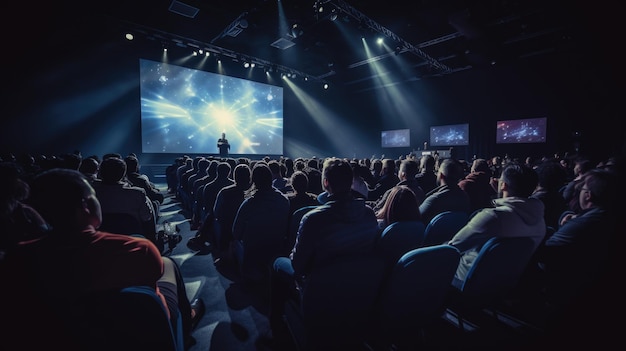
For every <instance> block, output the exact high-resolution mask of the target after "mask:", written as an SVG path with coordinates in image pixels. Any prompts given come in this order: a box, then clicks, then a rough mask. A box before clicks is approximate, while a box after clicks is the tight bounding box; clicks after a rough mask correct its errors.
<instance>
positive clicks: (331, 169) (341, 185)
mask: <svg viewBox="0 0 626 351" xmlns="http://www.w3.org/2000/svg"><path fill="white" fill-rule="evenodd" d="M352 175H353V174H352V167H351V166H350V163H349V162H348V161H345V160H342V159H339V158H335V157H332V158H327V159H326V160H325V161H324V167H323V171H322V177H323V179H326V180H327V181H328V185H329V186H330V188H331V189H332V193H333V194H339V193H348V192H350V190H351V189H352ZM327 190H328V189H327Z"/></svg>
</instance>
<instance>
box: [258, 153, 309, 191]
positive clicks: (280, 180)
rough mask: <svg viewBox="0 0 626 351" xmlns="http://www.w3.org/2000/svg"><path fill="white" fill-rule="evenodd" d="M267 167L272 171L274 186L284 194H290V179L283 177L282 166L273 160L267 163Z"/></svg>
mask: <svg viewBox="0 0 626 351" xmlns="http://www.w3.org/2000/svg"><path fill="white" fill-rule="evenodd" d="M267 165H268V166H269V168H270V170H271V171H272V186H273V187H274V188H276V189H278V190H280V192H281V193H283V194H286V193H288V192H289V190H290V189H289V179H287V178H285V177H284V176H283V173H282V172H281V164H280V163H279V162H278V161H276V160H271V161H270V162H268V163H267ZM307 186H308V185H307Z"/></svg>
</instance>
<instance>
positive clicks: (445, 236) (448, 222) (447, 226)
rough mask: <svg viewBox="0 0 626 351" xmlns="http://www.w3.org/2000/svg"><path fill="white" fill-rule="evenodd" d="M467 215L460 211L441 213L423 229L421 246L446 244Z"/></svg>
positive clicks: (463, 223) (463, 224) (464, 222)
mask: <svg viewBox="0 0 626 351" xmlns="http://www.w3.org/2000/svg"><path fill="white" fill-rule="evenodd" d="M468 219H469V215H468V214H467V213H465V212H461V211H445V212H441V213H439V214H438V215H436V216H435V217H433V219H431V220H430V222H429V223H428V225H426V229H424V243H423V244H422V245H423V246H431V245H439V244H447V243H448V241H449V240H450V239H452V237H453V236H454V234H456V233H457V232H458V231H459V230H460V229H461V228H463V226H465V225H466V224H467V221H468Z"/></svg>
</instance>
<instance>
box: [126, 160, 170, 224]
mask: <svg viewBox="0 0 626 351" xmlns="http://www.w3.org/2000/svg"><path fill="white" fill-rule="evenodd" d="M124 162H126V179H127V180H128V182H129V183H130V184H131V185H132V186H136V187H140V188H142V189H143V190H145V192H146V195H147V196H148V198H149V199H150V200H152V203H153V204H154V210H155V213H158V212H159V211H158V209H159V207H160V205H161V204H162V203H163V201H164V200H165V196H164V195H163V194H162V193H161V190H159V188H157V186H156V185H155V184H154V183H153V182H152V181H151V180H150V178H149V177H148V176H147V175H145V174H143V173H140V171H139V169H140V166H139V159H138V158H137V157H136V156H132V155H128V156H126V158H124Z"/></svg>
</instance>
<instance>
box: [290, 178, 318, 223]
mask: <svg viewBox="0 0 626 351" xmlns="http://www.w3.org/2000/svg"><path fill="white" fill-rule="evenodd" d="M290 184H291V188H292V189H293V191H292V192H289V193H287V199H289V207H290V210H289V213H290V214H293V213H294V212H295V211H296V210H297V209H299V208H302V207H306V206H315V205H319V202H317V195H316V194H313V193H310V192H308V191H307V189H308V187H309V178H308V177H307V176H306V174H305V173H304V172H302V171H296V172H294V173H293V174H292V175H291V180H290Z"/></svg>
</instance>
